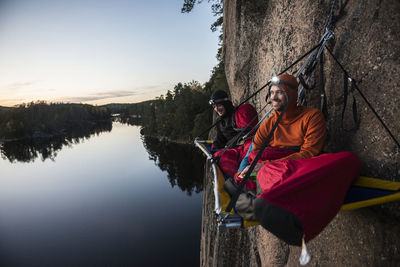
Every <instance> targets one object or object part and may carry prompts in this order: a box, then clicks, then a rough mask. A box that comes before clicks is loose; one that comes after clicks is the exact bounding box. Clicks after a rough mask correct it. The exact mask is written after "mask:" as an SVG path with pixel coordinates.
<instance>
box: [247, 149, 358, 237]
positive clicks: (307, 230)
mask: <svg viewBox="0 0 400 267" xmlns="http://www.w3.org/2000/svg"><path fill="white" fill-rule="evenodd" d="M267 149H268V148H267ZM254 153H256V152H252V154H253V155H251V156H250V159H251V160H252V159H254ZM268 154H270V155H272V154H271V150H265V151H264V153H263V157H262V160H266V159H268ZM271 159H272V158H271ZM360 169H361V162H360V159H359V158H358V157H357V156H356V155H355V154H354V153H352V152H340V153H329V154H322V155H320V156H316V157H313V158H310V159H295V160H294V159H289V160H283V161H275V162H270V163H267V164H265V165H264V166H263V167H262V168H261V169H260V171H259V172H258V174H257V181H258V184H259V188H258V192H257V193H258V195H257V198H256V199H255V200H254V213H255V217H256V218H257V220H258V221H259V222H260V224H261V225H262V226H263V227H264V228H266V229H267V230H269V231H270V232H271V233H273V234H275V235H276V236H277V237H279V238H281V239H282V240H284V241H286V242H287V243H288V244H291V245H301V242H302V237H303V235H304V239H305V241H306V242H307V241H309V240H311V239H312V238H314V237H315V236H317V235H318V234H319V233H320V232H321V231H322V230H323V229H324V228H325V226H326V225H327V224H328V223H329V222H330V221H331V220H332V219H333V218H334V217H335V215H336V214H337V213H338V212H339V210H340V207H341V205H342V204H343V201H344V198H345V196H346V193H347V190H348V189H349V187H350V185H351V184H352V182H353V180H354V179H355V178H357V177H358V175H359V172H360ZM260 189H261V191H260Z"/></svg>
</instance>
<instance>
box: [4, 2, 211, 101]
mask: <svg viewBox="0 0 400 267" xmlns="http://www.w3.org/2000/svg"><path fill="white" fill-rule="evenodd" d="M182 3H183V0H169V1H165V0H157V1H156V0H146V1H143V0H114V1H105V0H104V1H103V0H81V1H78V0H70V1H61V0H0V105H2V106H13V105H16V104H20V103H27V102H31V101H36V100H45V101H49V102H73V103H89V104H98V105H101V104H106V103H135V102H140V101H143V100H148V99H154V98H155V97H157V96H160V95H161V94H165V93H166V92H167V90H172V89H173V88H174V86H175V85H176V84H177V83H178V82H183V83H186V82H190V81H192V80H195V81H199V82H200V83H202V84H203V83H204V82H206V81H207V80H208V79H209V77H210V75H211V70H212V68H213V67H214V66H215V65H216V64H217V59H216V57H215V56H216V54H217V49H218V35H219V32H211V30H210V26H211V24H212V23H213V22H214V21H215V20H216V17H214V16H213V15H212V14H211V9H210V5H209V4H208V3H207V1H204V2H203V3H202V4H200V5H197V6H195V8H194V9H193V11H192V12H191V13H188V14H182V13H181V12H180V10H181V7H182Z"/></svg>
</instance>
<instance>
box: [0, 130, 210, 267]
mask: <svg viewBox="0 0 400 267" xmlns="http://www.w3.org/2000/svg"><path fill="white" fill-rule="evenodd" d="M139 131H140V127H138V126H130V125H127V124H122V123H118V122H114V123H113V124H112V125H111V124H110V125H109V126H108V127H105V129H101V130H98V131H96V132H95V133H93V132H92V133H91V134H88V133H85V134H84V135H83V136H81V137H79V136H78V135H75V136H73V137H68V138H66V139H65V138H61V137H59V138H54V139H52V140H41V141H37V140H35V143H32V142H31V143H23V142H14V143H6V144H3V145H1V144H0V151H1V158H0V266H11V267H12V266H199V264H200V234H201V205H202V185H203V182H202V177H203V164H204V157H202V156H201V154H200V153H199V152H197V151H196V149H195V148H194V147H192V146H188V145H186V146H185V145H176V144H164V143H161V142H159V141H157V140H154V139H149V138H144V137H141V135H140V133H139Z"/></svg>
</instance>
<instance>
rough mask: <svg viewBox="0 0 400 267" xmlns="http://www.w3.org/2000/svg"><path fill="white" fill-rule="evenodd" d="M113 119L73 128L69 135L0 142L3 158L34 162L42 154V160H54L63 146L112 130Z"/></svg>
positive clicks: (13, 160)
mask: <svg viewBox="0 0 400 267" xmlns="http://www.w3.org/2000/svg"><path fill="white" fill-rule="evenodd" d="M111 129H112V121H105V122H102V123H96V124H93V125H92V126H90V127H85V128H79V129H73V130H71V132H70V133H69V134H67V135H63V136H53V137H46V138H34V139H23V140H17V141H10V142H5V143H2V144H1V143H0V155H1V157H2V158H3V159H6V160H7V159H8V160H9V161H10V162H12V163H13V162H16V161H21V162H33V161H35V159H36V158H38V157H39V156H40V158H41V160H42V161H45V160H46V159H50V160H54V159H55V158H56V156H57V152H58V151H59V150H61V149H62V148H63V146H69V147H70V146H71V145H73V144H79V143H80V142H82V141H83V140H84V139H89V138H90V137H91V136H92V135H98V134H100V133H101V132H110V131H111Z"/></svg>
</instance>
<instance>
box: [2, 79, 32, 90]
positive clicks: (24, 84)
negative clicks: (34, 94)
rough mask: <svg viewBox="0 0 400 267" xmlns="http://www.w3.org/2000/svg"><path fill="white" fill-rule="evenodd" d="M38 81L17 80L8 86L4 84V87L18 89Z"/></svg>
mask: <svg viewBox="0 0 400 267" xmlns="http://www.w3.org/2000/svg"><path fill="white" fill-rule="evenodd" d="M37 82H38V81H27V82H15V83H11V84H9V85H7V86H3V87H5V88H6V89H7V90H11V91H16V90H19V89H22V88H25V87H29V86H31V85H34V84H36V83H37Z"/></svg>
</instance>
